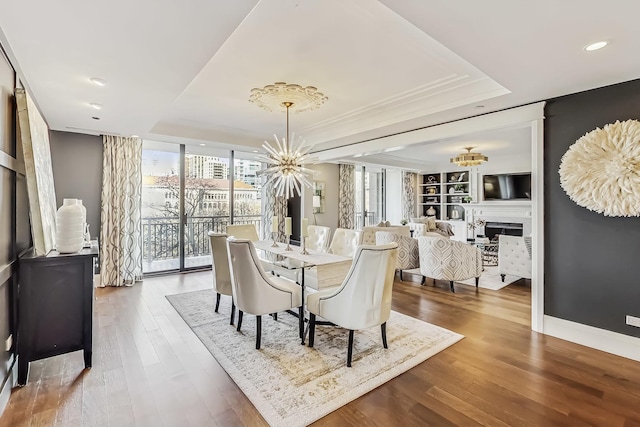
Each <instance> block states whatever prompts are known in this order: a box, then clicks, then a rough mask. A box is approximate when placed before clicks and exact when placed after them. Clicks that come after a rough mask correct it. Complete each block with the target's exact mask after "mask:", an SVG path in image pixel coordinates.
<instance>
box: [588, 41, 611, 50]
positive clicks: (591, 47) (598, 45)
mask: <svg viewBox="0 0 640 427" xmlns="http://www.w3.org/2000/svg"><path fill="white" fill-rule="evenodd" d="M606 45H607V42H605V41H602V42H595V43H591V44H589V45H586V46H585V47H584V50H586V51H588V52H591V51H594V50H598V49H602V48H603V47H605V46H606Z"/></svg>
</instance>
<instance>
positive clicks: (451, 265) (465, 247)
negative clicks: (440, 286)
mask: <svg viewBox="0 0 640 427" xmlns="http://www.w3.org/2000/svg"><path fill="white" fill-rule="evenodd" d="M418 251H419V253H420V274H422V275H423V276H425V277H431V278H433V280H434V283H435V280H436V279H437V280H448V281H449V286H450V287H451V292H455V289H454V288H453V282H454V281H458V280H467V279H471V278H472V277H475V279H476V287H478V282H479V279H480V275H481V274H482V251H481V250H480V249H479V248H477V247H475V246H473V245H469V244H467V243H463V242H458V241H455V240H451V239H447V238H444V237H436V236H421V237H418ZM422 282H423V284H424V279H423V281H422Z"/></svg>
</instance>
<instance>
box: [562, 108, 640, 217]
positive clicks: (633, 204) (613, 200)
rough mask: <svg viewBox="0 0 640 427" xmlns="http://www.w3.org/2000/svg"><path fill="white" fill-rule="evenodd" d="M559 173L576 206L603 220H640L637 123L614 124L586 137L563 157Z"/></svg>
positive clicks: (638, 136) (635, 121) (638, 123)
mask: <svg viewBox="0 0 640 427" xmlns="http://www.w3.org/2000/svg"><path fill="white" fill-rule="evenodd" d="M559 173H560V185H561V186H562V188H563V189H564V191H565V192H566V193H567V195H568V196H569V198H570V199H571V200H573V201H574V202H575V203H576V204H577V205H579V206H582V207H585V208H587V209H589V210H592V211H594V212H598V213H601V214H604V215H606V216H625V217H630V216H640V122H639V121H638V120H626V121H624V122H620V121H616V122H615V123H610V124H607V125H605V126H604V128H602V129H600V128H596V129H594V130H592V131H591V132H589V133H587V134H585V135H584V136H583V137H581V138H579V139H578V140H577V141H576V142H575V143H573V145H571V147H569V149H568V150H567V152H566V153H564V156H562V161H561V163H560V170H559Z"/></svg>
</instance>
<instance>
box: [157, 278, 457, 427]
mask: <svg viewBox="0 0 640 427" xmlns="http://www.w3.org/2000/svg"><path fill="white" fill-rule="evenodd" d="M167 299H168V300H169V302H171V304H172V305H173V306H174V308H175V309H176V311H177V312H178V313H179V314H180V316H182V318H183V319H184V320H185V322H187V324H188V325H189V326H190V327H191V329H192V330H193V331H194V332H195V334H196V335H197V336H198V338H200V340H201V341H202V343H203V344H204V345H205V346H206V347H207V349H209V351H210V352H211V354H212V355H213V356H214V357H215V358H216V360H217V361H218V362H219V363H220V365H221V366H222V367H223V368H224V369H225V371H227V373H228V374H229V376H231V378H233V380H234V381H235V383H236V384H237V385H238V387H240V389H242V391H243V392H244V394H245V395H246V396H247V397H248V398H249V400H251V402H252V403H253V404H254V405H255V407H256V408H257V409H258V411H260V413H261V414H262V416H263V417H264V419H265V420H266V421H267V422H268V423H269V425H271V426H288V427H292V426H302V425H308V424H310V423H312V422H313V421H316V420H318V419H320V418H322V417H323V416H325V415H327V414H328V413H330V412H332V411H335V410H336V409H338V408H339V407H341V406H343V405H345V404H346V403H348V402H350V401H352V400H354V399H356V398H358V397H359V396H362V395H363V394H365V393H367V392H368V391H370V390H373V389H374V388H376V387H378V386H379V385H381V384H384V383H385V382H387V381H389V380H390V379H392V378H394V377H396V376H397V375H399V374H401V373H403V372H405V371H407V370H409V369H411V368H412V367H414V366H416V365H417V364H419V363H421V362H423V361H424V360H426V359H428V358H429V357H431V356H433V355H434V354H436V353H438V352H440V351H442V350H444V349H445V348H447V347H449V346H450V345H453V344H454V343H456V342H458V341H459V340H461V339H462V338H463V336H462V335H459V334H456V333H455V332H451V331H449V330H447V329H443V328H440V327H438V326H434V325H431V324H429V323H426V322H423V321H421V320H417V319H414V318H412V317H409V316H405V315H403V314H400V313H397V312H394V311H392V312H391V318H390V319H389V321H388V322H387V340H388V343H389V348H388V349H387V350H385V349H384V348H383V347H382V339H381V335H380V328H371V329H369V330H365V331H356V333H355V338H354V350H353V362H352V367H351V368H347V366H346V361H347V340H348V332H347V331H346V330H344V329H341V328H338V327H331V326H318V327H316V339H315V346H314V348H309V347H308V346H306V345H304V346H303V345H301V344H300V339H299V338H298V320H297V319H296V318H295V317H294V316H291V315H289V314H287V313H280V314H279V316H278V321H274V320H273V319H272V318H271V317H270V316H262V346H261V349H260V350H256V349H255V333H256V324H255V319H256V318H255V316H251V315H245V316H244V319H243V321H242V332H236V329H235V327H233V326H230V325H229V315H230V305H231V302H230V298H229V297H224V296H223V297H222V300H221V303H220V310H219V313H215V312H214V311H213V309H214V305H215V293H214V292H213V291H212V290H204V291H196V292H189V293H184V294H178V295H169V296H167Z"/></svg>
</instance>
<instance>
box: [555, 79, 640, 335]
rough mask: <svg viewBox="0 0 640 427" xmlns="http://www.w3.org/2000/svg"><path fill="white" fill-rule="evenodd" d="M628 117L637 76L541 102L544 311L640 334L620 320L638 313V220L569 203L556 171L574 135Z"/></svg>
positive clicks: (639, 110) (637, 99) (637, 103)
mask: <svg viewBox="0 0 640 427" xmlns="http://www.w3.org/2000/svg"><path fill="white" fill-rule="evenodd" d="M628 119H640V80H633V81H630V82H626V83H621V84H617V85H613V86H607V87H603V88H599V89H594V90H590V91H587V92H581V93H576V94H572V95H567V96H564V97H561V98H556V99H553V100H550V101H548V103H547V105H546V108H545V124H544V180H545V184H544V203H545V261H544V262H545V291H544V299H545V302H544V308H545V314H547V315H550V316H553V317H558V318H561V319H565V320H570V321H572V322H577V323H582V324H585V325H590V326H594V327H597V328H601V329H606V330H609V331H614V332H619V333H622V334H626V335H630V336H634V337H640V328H636V327H633V326H628V325H626V323H625V316H626V315H628V314H630V315H633V316H636V317H640V258H639V256H640V218H637V217H634V218H611V217H605V216H604V215H601V214H598V213H595V212H591V211H589V210H587V209H585V208H582V207H580V206H578V205H576V204H575V203H573V202H572V201H571V200H570V199H569V197H568V196H567V195H566V194H565V192H564V191H563V190H562V188H561V187H560V177H559V175H558V168H559V167H560V161H561V159H562V156H563V154H564V153H565V152H566V151H567V149H568V148H569V146H571V145H572V144H573V143H574V142H575V141H576V140H577V139H578V138H580V137H581V136H583V135H584V134H585V133H587V132H590V131H591V130H593V129H595V128H596V127H600V128H601V127H603V126H604V125H606V124H607V123H613V122H615V121H616V120H620V121H624V120H628ZM638 144H640V141H638ZM638 161H640V159H638Z"/></svg>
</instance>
